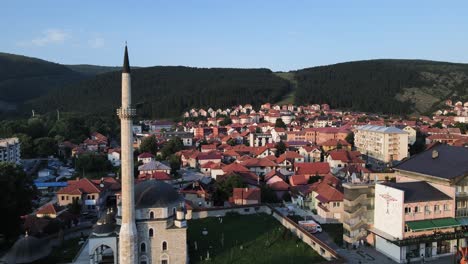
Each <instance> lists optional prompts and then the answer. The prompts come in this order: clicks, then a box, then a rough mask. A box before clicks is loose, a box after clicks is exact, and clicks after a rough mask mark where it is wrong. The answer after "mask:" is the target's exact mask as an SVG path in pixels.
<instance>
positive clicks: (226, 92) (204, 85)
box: [25, 67, 290, 118]
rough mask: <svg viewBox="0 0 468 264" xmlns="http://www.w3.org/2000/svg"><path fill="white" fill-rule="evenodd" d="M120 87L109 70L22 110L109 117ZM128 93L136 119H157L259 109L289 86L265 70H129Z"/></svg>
mask: <svg viewBox="0 0 468 264" xmlns="http://www.w3.org/2000/svg"><path fill="white" fill-rule="evenodd" d="M120 85H121V74H120V72H109V73H105V74H101V75H97V76H95V77H93V78H91V79H88V80H85V81H82V82H80V83H78V84H75V85H71V86H69V87H67V88H66V89H55V90H53V91H51V92H50V93H48V94H47V95H45V96H43V97H41V98H38V99H35V100H33V101H31V102H29V103H28V104H26V106H25V108H26V109H36V110H38V111H39V112H48V111H54V109H61V110H65V111H75V112H85V113H100V114H105V113H107V114H109V113H114V111H115V109H116V108H117V107H118V106H119V105H120V96H121V95H120ZM132 89H133V90H132V91H133V98H132V100H133V102H134V104H135V105H136V107H137V111H138V115H139V116H140V117H144V118H150V117H152V118H160V117H178V116H180V115H181V114H182V112H183V111H186V110H188V109H190V108H192V107H213V108H218V107H228V106H232V105H236V104H246V103H250V104H253V105H256V106H259V105H260V104H262V103H264V102H269V101H270V102H274V101H278V100H279V99H280V98H281V97H282V96H283V95H284V94H287V93H288V92H289V91H290V82H289V81H287V80H284V79H283V78H280V77H278V76H276V75H275V74H274V73H273V72H271V71H270V70H268V69H228V68H211V69H207V68H190V67H148V68H140V69H132ZM28 111H30V110H28Z"/></svg>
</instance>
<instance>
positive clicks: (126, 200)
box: [117, 45, 137, 264]
mask: <svg viewBox="0 0 468 264" xmlns="http://www.w3.org/2000/svg"><path fill="white" fill-rule="evenodd" d="M131 87H132V86H131V78H130V65H129V62H128V51H127V45H125V55H124V64H123V70H122V106H121V107H120V108H119V109H117V115H118V116H119V117H120V138H121V143H122V144H121V155H122V156H121V160H122V162H121V173H122V177H121V178H122V205H121V211H122V212H121V215H122V224H121V226H120V233H119V263H120V264H133V263H137V245H136V244H137V232H136V225H135V201H134V199H135V195H134V188H133V183H134V177H133V132H132V124H133V122H132V119H133V117H134V116H135V115H136V111H135V109H133V108H132V105H131V102H132V96H131V90H132V89H131Z"/></svg>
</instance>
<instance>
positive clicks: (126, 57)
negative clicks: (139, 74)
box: [122, 41, 130, 73]
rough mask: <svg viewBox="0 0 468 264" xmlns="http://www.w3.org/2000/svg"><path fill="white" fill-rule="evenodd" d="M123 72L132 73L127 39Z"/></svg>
mask: <svg viewBox="0 0 468 264" xmlns="http://www.w3.org/2000/svg"><path fill="white" fill-rule="evenodd" d="M122 73H130V63H129V61H128V49H127V41H125V54H124V63H123V69H122Z"/></svg>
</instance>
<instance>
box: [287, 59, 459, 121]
mask: <svg viewBox="0 0 468 264" xmlns="http://www.w3.org/2000/svg"><path fill="white" fill-rule="evenodd" d="M295 79H296V81H297V88H296V91H295V102H296V103H297V104H306V103H329V104H330V105H331V106H332V107H333V108H342V109H352V110H359V111H368V112H375V113H394V114H407V113H425V112H427V111H430V110H431V109H432V107H433V106H435V105H437V104H440V103H441V102H442V101H443V100H445V99H447V98H452V97H453V98H457V99H460V100H462V99H467V95H468V92H467V89H468V64H455V63H446V62H434V61H423V60H369V61H356V62H346V63H340V64H334V65H328V66H321V67H314V68H308V69H303V70H299V71H297V72H296V73H295Z"/></svg>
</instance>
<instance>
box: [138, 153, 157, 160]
mask: <svg viewBox="0 0 468 264" xmlns="http://www.w3.org/2000/svg"><path fill="white" fill-rule="evenodd" d="M138 158H139V159H146V158H154V155H153V154H151V153H149V152H143V153H141V154H140V155H138Z"/></svg>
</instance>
